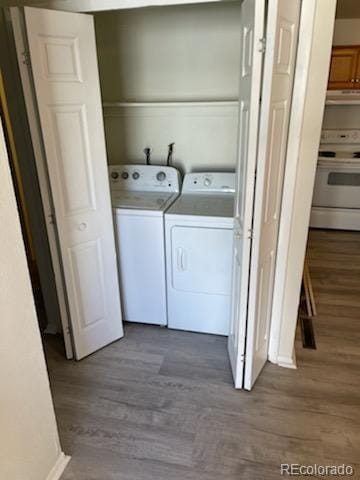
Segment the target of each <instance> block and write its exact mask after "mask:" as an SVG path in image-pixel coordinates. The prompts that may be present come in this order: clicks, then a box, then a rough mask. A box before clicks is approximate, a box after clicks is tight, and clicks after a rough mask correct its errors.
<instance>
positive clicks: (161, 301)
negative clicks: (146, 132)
mask: <svg viewBox="0 0 360 480" xmlns="http://www.w3.org/2000/svg"><path fill="white" fill-rule="evenodd" d="M109 177H110V186H111V197H112V206H113V212H114V223H115V233H116V239H117V250H118V266H119V276H120V293H121V303H122V310H123V318H124V320H126V321H128V322H140V323H151V324H156V325H166V324H167V309H166V280H165V238H164V237H165V235H164V212H165V210H166V209H167V208H168V207H169V206H170V205H171V204H172V202H173V201H174V200H175V199H176V198H177V196H178V195H179V191H180V175H179V172H178V171H177V170H176V169H175V168H173V167H158V166H153V165H113V166H110V167H109Z"/></svg>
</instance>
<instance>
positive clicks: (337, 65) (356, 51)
mask: <svg viewBox="0 0 360 480" xmlns="http://www.w3.org/2000/svg"><path fill="white" fill-rule="evenodd" d="M358 88H360V45H359V46H357V45H355V46H346V47H345V46H344V47H333V49H332V54H331V64H330V74H329V84H328V89H329V90H345V89H351V90H353V89H358Z"/></svg>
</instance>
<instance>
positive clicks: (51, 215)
mask: <svg viewBox="0 0 360 480" xmlns="http://www.w3.org/2000/svg"><path fill="white" fill-rule="evenodd" d="M48 219H49V223H50V225H55V223H56V218H55V213H49V215H48Z"/></svg>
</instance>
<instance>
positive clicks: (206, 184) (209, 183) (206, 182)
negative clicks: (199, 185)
mask: <svg viewBox="0 0 360 480" xmlns="http://www.w3.org/2000/svg"><path fill="white" fill-rule="evenodd" d="M204 185H205V187H209V186H210V185H211V179H210V178H205V180H204Z"/></svg>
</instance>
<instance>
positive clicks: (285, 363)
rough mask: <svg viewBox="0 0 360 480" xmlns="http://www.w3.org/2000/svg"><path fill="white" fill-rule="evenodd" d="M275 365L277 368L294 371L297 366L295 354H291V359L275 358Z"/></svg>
mask: <svg viewBox="0 0 360 480" xmlns="http://www.w3.org/2000/svg"><path fill="white" fill-rule="evenodd" d="M277 364H278V365H279V367H284V368H292V369H296V368H297V365H296V356H295V352H294V353H293V354H292V356H291V357H282V356H279V357H278V358H277Z"/></svg>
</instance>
